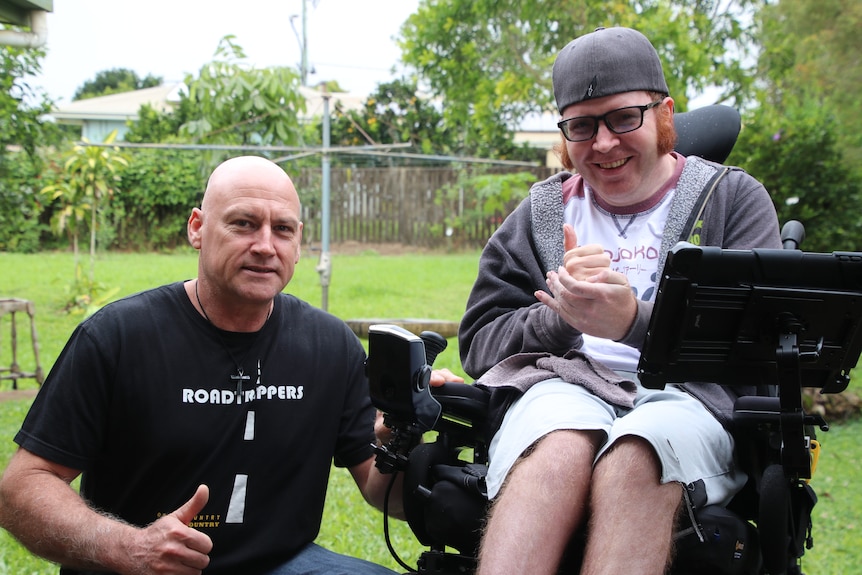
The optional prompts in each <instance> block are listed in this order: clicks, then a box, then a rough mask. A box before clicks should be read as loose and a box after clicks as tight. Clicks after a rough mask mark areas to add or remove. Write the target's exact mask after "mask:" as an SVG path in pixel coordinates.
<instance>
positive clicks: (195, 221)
mask: <svg viewBox="0 0 862 575" xmlns="http://www.w3.org/2000/svg"><path fill="white" fill-rule="evenodd" d="M203 225H204V215H203V212H202V211H200V209H199V208H192V213H191V215H190V216H189V223H188V225H187V226H186V233H187V234H188V238H189V243H190V244H191V246H192V247H193V248H194V249H196V250H199V249H201V227H203Z"/></svg>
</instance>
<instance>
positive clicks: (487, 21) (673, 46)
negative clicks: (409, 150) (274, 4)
mask: <svg viewBox="0 0 862 575" xmlns="http://www.w3.org/2000/svg"><path fill="white" fill-rule="evenodd" d="M760 4H761V1H760V0H737V1H731V0H728V1H726V2H721V1H719V2H715V1H707V0H701V1H695V2H688V1H686V2H681V1H677V2H671V1H669V0H645V1H634V0H631V1H624V0H611V1H609V0H577V1H575V0H423V1H422V2H421V4H420V6H419V9H418V10H417V12H416V13H415V14H413V15H412V16H410V17H409V18H408V20H407V22H406V23H405V25H404V26H403V27H402V29H401V34H402V40H401V49H402V59H403V61H404V62H405V63H407V64H408V65H411V66H412V67H414V68H415V69H416V70H417V73H418V75H419V77H420V78H421V79H422V80H423V81H425V82H427V83H428V88H429V90H430V92H431V94H432V95H433V96H435V97H440V98H441V99H443V100H444V101H445V102H446V106H445V108H444V110H443V113H444V116H445V119H446V124H447V126H448V127H449V129H457V130H458V133H459V135H460V139H461V145H462V146H463V147H464V148H465V149H466V150H470V151H473V152H475V153H476V154H482V153H484V152H486V151H488V150H489V144H490V143H491V142H494V141H495V139H496V138H499V137H500V132H501V128H503V127H507V128H511V127H514V125H515V124H516V123H517V122H518V121H519V120H520V119H521V118H523V117H524V116H525V115H526V114H527V113H528V112H541V111H545V110H548V109H549V107H550V106H551V105H552V103H553V96H552V89H551V68H552V65H553V61H554V58H555V57H556V55H557V53H558V52H559V50H560V49H562V48H563V47H564V46H565V45H566V44H567V43H568V42H569V41H570V40H571V39H573V38H575V37H576V36H580V35H582V34H584V33H586V32H589V31H591V30H593V29H594V28H595V27H597V26H616V25H622V26H631V27H634V28H637V29H639V30H640V31H642V32H643V33H644V34H645V35H646V36H647V37H649V38H650V39H651V40H652V41H653V43H654V44H655V46H656V49H657V50H658V52H659V54H660V56H661V57H662V60H663V63H664V66H665V75H666V76H667V79H668V83H669V86H670V90H671V94H672V95H673V96H674V98H675V99H676V101H677V108H678V109H679V110H685V108H686V105H687V101H688V97H689V96H691V95H694V94H696V93H698V92H700V91H701V90H702V89H703V88H705V87H706V86H710V85H719V86H723V87H724V94H723V97H726V98H730V99H732V100H734V101H741V99H742V98H743V97H744V96H745V95H746V94H747V90H748V88H749V84H750V79H749V76H748V75H747V74H746V69H745V67H744V66H743V64H742V63H741V62H743V61H744V59H743V58H744V56H745V54H746V51H747V48H748V46H749V43H750V38H749V36H748V33H749V28H748V26H746V25H745V24H744V20H743V18H742V15H743V12H744V11H746V10H751V9H753V8H755V7H757V6H759V5H760Z"/></svg>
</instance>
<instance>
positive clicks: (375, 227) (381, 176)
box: [293, 167, 555, 247]
mask: <svg viewBox="0 0 862 575" xmlns="http://www.w3.org/2000/svg"><path fill="white" fill-rule="evenodd" d="M554 171H555V170H554V169H552V168H541V167H536V168H530V167H518V168H509V167H506V168H501V167H494V168H484V169H475V168H473V169H471V168H464V169H461V170H459V169H453V168H450V167H440V168H427V167H426V168H409V167H407V168H403V167H385V168H380V167H375V168H342V167H338V168H332V169H331V170H330V216H329V217H330V241H331V242H333V243H338V242H346V241H357V242H362V243H399V244H404V245H411V246H424V247H440V246H444V245H446V246H452V247H467V246H482V245H484V243H485V241H487V239H488V238H489V237H490V235H491V234H492V233H493V232H494V230H495V229H497V226H499V225H500V223H501V222H502V221H503V219H504V218H505V216H506V215H508V213H509V212H510V211H511V210H512V209H514V208H515V206H516V205H517V204H518V202H519V201H520V198H521V197H525V196H526V194H527V192H528V186H524V190H523V194H521V196H520V197H519V198H516V199H515V200H513V201H510V202H509V203H508V204H507V205H506V208H505V209H504V210H498V211H496V212H495V213H493V214H486V213H483V212H484V209H483V207H482V206H483V199H482V198H480V197H479V193H478V192H477V190H475V189H472V188H471V187H470V186H469V183H468V184H467V185H465V184H464V182H465V176H470V175H473V174H478V173H482V174H507V173H509V174H511V173H516V172H529V173H530V174H532V175H533V177H534V179H535V180H541V179H545V178H547V177H548V176H550V175H551V174H553V173H554ZM459 178H460V179H459ZM321 179H322V176H321V171H320V170H319V169H307V170H301V171H300V172H299V173H296V174H294V176H293V180H294V184H295V185H296V188H297V190H298V191H299V195H300V198H301V199H302V202H303V215H302V218H303V222H304V226H305V230H304V232H303V236H304V237H305V238H306V239H308V240H310V241H312V242H319V241H320V237H321V236H320V233H321V219H322V202H321ZM459 182H460V183H459Z"/></svg>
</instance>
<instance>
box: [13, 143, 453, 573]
mask: <svg viewBox="0 0 862 575" xmlns="http://www.w3.org/2000/svg"><path fill="white" fill-rule="evenodd" d="M300 214H301V210H300V200H299V196H298V195H297V192H296V189H295V188H294V186H293V183H292V182H291V180H290V178H289V177H288V175H287V174H286V173H285V172H284V170H282V169H281V168H280V167H279V166H278V165H276V164H274V163H272V162H270V161H269V160H266V159H263V158H260V157H239V158H233V159H230V160H228V161H226V162H224V163H223V164H221V165H220V166H218V167H217V168H216V169H215V171H213V173H212V175H211V177H210V179H209V182H208V185H207V188H206V192H205V194H204V198H203V202H202V204H201V207H200V208H194V209H193V210H192V212H191V215H190V217H189V220H188V237H189V242H190V243H191V245H192V246H193V247H194V248H195V249H196V250H198V252H199V258H198V262H199V264H198V276H197V278H196V279H191V280H188V281H184V282H177V283H174V284H170V285H165V286H162V287H158V288H155V289H152V290H148V291H145V292H142V293H139V294H136V295H133V296H130V297H127V298H125V299H122V300H120V301H118V302H115V303H112V304H110V305H107V306H105V307H104V308H103V309H102V310H100V311H99V312H98V313H96V314H94V315H93V316H92V317H90V318H89V319H87V320H85V321H84V322H83V323H81V324H80V326H78V328H77V329H76V330H75V332H74V333H73V334H72V336H71V338H70V339H69V341H68V343H67V344H66V347H65V349H64V350H63V352H62V354H61V355H60V357H59V359H58V360H57V362H56V364H55V365H54V367H53V369H52V370H51V373H50V375H49V376H48V378H47V380H46V381H45V384H44V386H43V387H42V389H41V390H40V392H39V395H38V397H37V398H36V400H35V401H34V403H33V406H32V408H31V410H30V412H29V414H28V415H27V417H26V419H25V421H24V423H23V425H22V428H21V430H20V431H19V432H18V434H17V435H16V437H15V441H16V442H17V443H18V445H19V449H18V450H17V452H16V453H15V455H14V456H13V458H12V460H11V462H10V464H9V466H8V468H7V469H6V472H5V474H4V476H3V479H2V481H0V524H2V526H3V527H5V528H6V529H7V530H8V531H10V532H11V533H12V534H13V535H14V536H15V537H17V538H18V539H19V540H20V541H21V542H22V543H23V544H24V545H25V546H27V547H28V548H29V549H30V550H31V551H32V552H33V553H35V554H38V555H40V556H42V557H45V558H47V559H49V560H51V561H54V562H57V563H59V564H60V565H61V566H62V567H61V570H60V572H61V573H62V574H81V573H88V572H91V571H99V572H104V571H109V572H114V573H123V574H126V573H147V574H152V573H165V574H167V573H170V574H187V573H201V572H205V573H207V574H213V575H217V574H226V573H233V574H235V573H243V574H244V575H247V574H257V573H260V574H279V575H287V574H292V573H321V574H322V573H327V574H335V573H339V574H340V573H351V574H382V573H392V572H391V571H389V570H388V569H384V568H383V567H380V566H377V565H374V564H371V563H369V562H366V561H362V560H359V559H355V558H352V557H347V556H343V555H339V554H336V553H333V552H331V551H328V550H325V549H323V548H322V547H319V546H317V545H316V544H314V543H313V542H314V539H315V538H316V537H317V534H318V531H319V528H320V523H321V517H322V513H323V505H324V497H325V493H326V486H327V481H328V477H329V471H330V468H331V464H332V462H334V463H335V465H337V466H339V467H346V468H348V469H349V470H350V473H351V474H352V476H353V478H354V479H355V481H356V484H357V486H358V487H359V489H360V491H361V492H362V495H363V496H364V497H365V499H366V500H367V501H369V502H370V503H372V504H373V505H375V506H377V507H381V506H382V503H383V495H384V492H385V486H386V483H387V481H388V478H385V477H384V476H382V475H380V474H379V473H378V471H377V469H376V468H375V466H374V459H373V451H372V448H371V444H372V443H373V442H374V441H375V434H374V422H375V415H376V413H375V410H374V408H373V407H372V405H371V402H370V400H369V396H368V392H367V383H366V380H365V375H364V360H365V352H364V350H363V347H362V345H361V343H360V342H359V340H358V339H357V338H356V337H355V336H354V335H353V333H352V332H351V331H350V330H349V329H348V328H347V327H346V326H345V324H344V323H343V322H342V321H340V320H339V319H337V318H335V317H334V316H331V315H329V314H327V313H325V312H323V311H321V310H320V309H318V308H315V307H312V306H311V305H309V304H307V303H305V302H303V301H301V300H299V299H297V298H296V297H293V296H291V295H287V294H285V293H282V290H283V289H284V288H285V286H286V285H287V284H288V283H289V282H290V280H291V278H292V277H293V273H294V271H295V267H296V264H297V262H298V261H299V257H300V245H301V240H302V222H301V220H300ZM437 379H438V380H439V381H442V380H443V379H448V380H451V379H452V376H451V374H450V373H448V372H447V374H446V376H445V377H438V378H437ZM79 475H81V487H80V495H79V494H78V493H76V492H75V491H74V490H73V489H72V488H71V487H70V483H71V482H72V481H73V480H74V479H75V478H76V477H78V476H79ZM392 501H393V504H394V507H395V513H396V514H397V513H400V510H399V509H398V507H399V505H400V501H401V498H400V496H399V495H398V494H396V495H395V496H394V497H393V498H392Z"/></svg>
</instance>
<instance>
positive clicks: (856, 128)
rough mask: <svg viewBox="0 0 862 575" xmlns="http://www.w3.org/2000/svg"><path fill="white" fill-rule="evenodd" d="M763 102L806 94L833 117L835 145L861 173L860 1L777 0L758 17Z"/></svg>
mask: <svg viewBox="0 0 862 575" xmlns="http://www.w3.org/2000/svg"><path fill="white" fill-rule="evenodd" d="M758 16H759V18H758V20H759V23H760V29H761V32H760V37H761V39H762V44H763V51H762V54H761V57H760V61H759V73H758V77H760V78H761V79H762V81H761V86H762V88H763V90H764V98H763V104H764V105H768V106H771V107H777V108H779V109H782V108H784V107H785V104H784V100H785V99H786V98H787V97H790V98H791V99H795V98H796V97H797V96H798V95H800V94H806V95H807V97H808V98H810V99H811V100H812V101H815V102H818V103H819V105H820V106H822V107H824V108H828V109H830V110H831V111H832V112H833V113H834V114H835V115H836V119H837V120H838V121H836V122H835V123H834V128H835V130H836V133H835V135H836V138H837V140H838V144H839V148H840V149H841V150H842V151H843V156H844V158H845V159H846V161H847V163H848V165H850V166H857V169H856V173H857V176H859V177H862V99H860V98H859V94H860V92H862V66H861V65H860V62H859V54H862V35H860V34H859V30H860V28H862V3H860V2H858V0H782V2H777V3H774V4H771V5H768V6H767V7H765V8H764V9H763V10H762V11H761V13H760V14H759V15H758Z"/></svg>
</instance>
